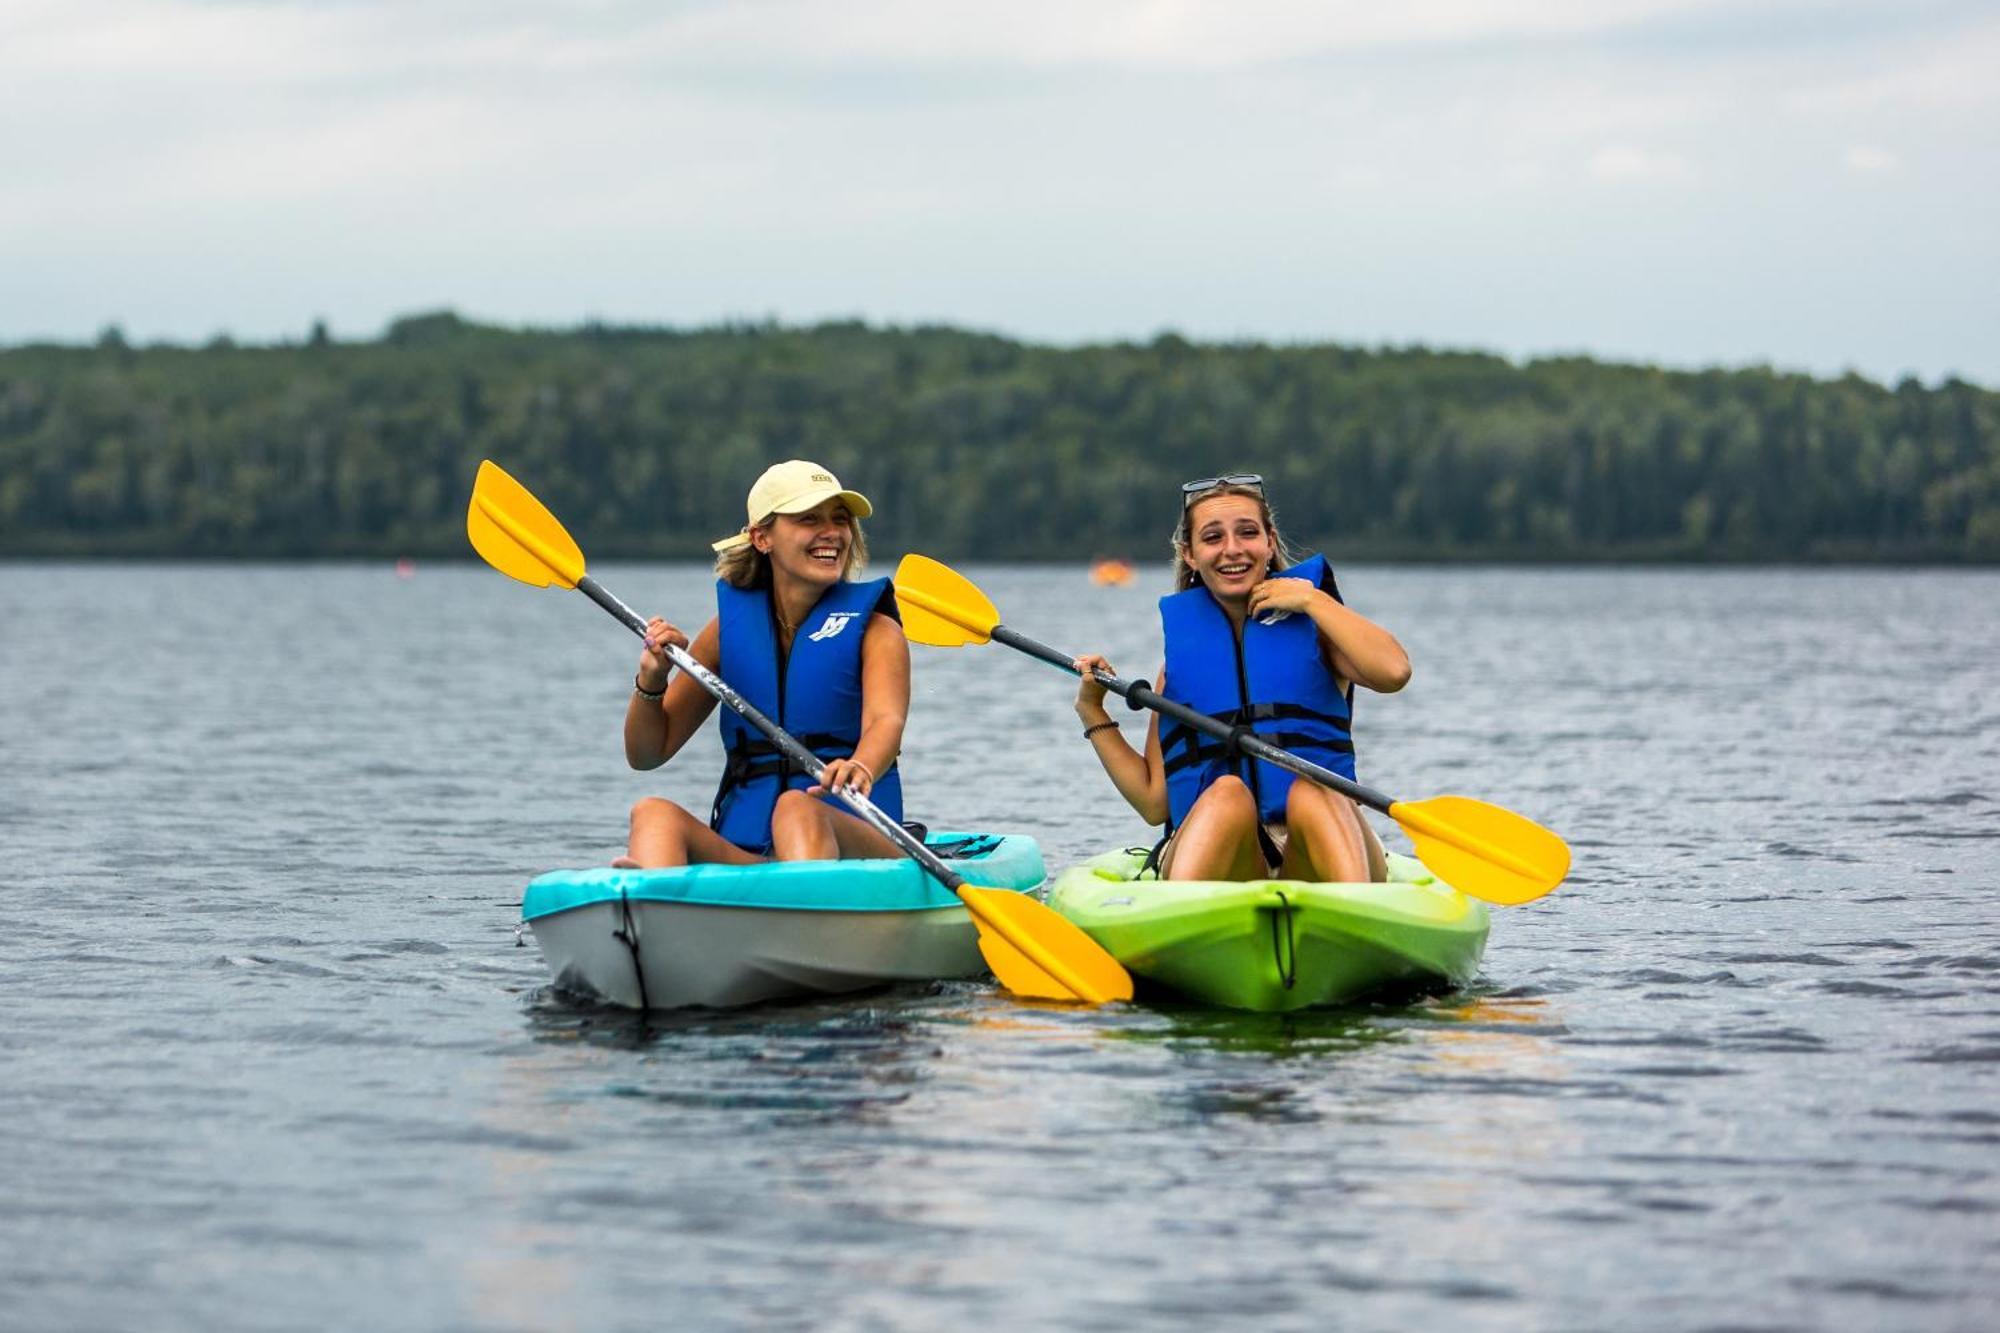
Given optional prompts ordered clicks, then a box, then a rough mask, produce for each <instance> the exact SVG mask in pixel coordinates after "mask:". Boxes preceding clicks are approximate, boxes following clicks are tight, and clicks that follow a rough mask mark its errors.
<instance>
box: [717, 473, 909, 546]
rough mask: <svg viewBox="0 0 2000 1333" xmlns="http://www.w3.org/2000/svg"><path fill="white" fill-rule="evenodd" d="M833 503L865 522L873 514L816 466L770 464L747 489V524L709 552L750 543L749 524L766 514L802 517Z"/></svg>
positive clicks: (858, 495) (865, 501)
mask: <svg viewBox="0 0 2000 1333" xmlns="http://www.w3.org/2000/svg"><path fill="white" fill-rule="evenodd" d="M835 499H838V500H844V501H846V502H847V508H848V509H849V511H851V512H852V513H853V515H854V516H855V517H856V518H867V517H868V516H869V515H870V514H872V513H874V512H875V507H874V506H873V505H871V504H869V503H868V497H867V496H865V495H863V494H862V493H861V492H860V491H850V490H846V489H844V488H843V487H842V486H841V484H840V478H838V477H836V476H834V475H833V473H831V472H829V471H827V470H826V469H825V468H823V467H821V466H820V465H819V464H818V463H808V462H806V460H804V459H803V458H788V459H786V460H785V461H784V462H782V463H773V464H771V466H769V467H767V468H765V469H764V475H763V476H761V477H759V478H757V482H756V484H755V485H754V486H752V487H751V488H750V500H749V503H748V505H747V506H746V507H747V508H748V510H749V521H748V522H746V523H745V524H744V525H743V530H742V531H741V532H738V533H735V534H733V535H731V536H728V537H724V538H723V539H722V540H721V541H719V542H711V543H710V548H711V549H713V550H717V551H727V550H730V549H731V548H732V547H737V546H742V545H744V544H745V543H746V542H748V541H749V540H750V524H751V523H755V522H756V521H757V520H758V519H760V518H762V517H764V515H766V514H803V513H804V512H805V511H806V510H808V509H811V508H812V507H813V506H815V505H817V504H820V503H822V502H824V501H827V500H835Z"/></svg>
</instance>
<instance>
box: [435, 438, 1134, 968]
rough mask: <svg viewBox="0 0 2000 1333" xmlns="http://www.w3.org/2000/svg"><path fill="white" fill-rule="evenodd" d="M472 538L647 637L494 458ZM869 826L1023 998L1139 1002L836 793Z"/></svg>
mask: <svg viewBox="0 0 2000 1333" xmlns="http://www.w3.org/2000/svg"><path fill="white" fill-rule="evenodd" d="M465 535H466V536H467V537H469V538H471V539H472V548H473V549H474V550H475V551H478V552H479V554H480V556H481V557H482V558H483V559H484V560H485V561H486V563H487V564H489V565H491V566H493V568H495V569H497V570H499V571H500V572H501V573H502V574H505V575H507V576H508V577H509V578H514V579H519V580H520V581H521V582H523V583H527V584H531V585H533V586H534V587H537V588H546V587H548V586H550V585H551V584H558V585H560V586H562V587H565V588H574V589H576V590H577V591H578V592H580V593H583V594H584V595H585V596H586V597H588V598H590V600H591V601H593V602H596V603H597V604H598V605H599V606H601V607H603V608H604V609H605V610H606V611H609V612H610V613H611V614H612V615H614V616H616V617H617V618H618V619H619V620H621V621H623V622H624V624H625V627H626V628H627V629H630V630H631V631H632V632H633V633H634V634H637V635H638V636H639V637H641V638H644V637H645V635H646V622H645V621H644V620H642V619H641V618H640V617H639V614H638V613H637V612H635V611H634V610H632V608H631V607H629V606H627V605H625V603H623V602H621V601H619V600H618V599H617V598H616V597H614V596H612V595H611V594H610V593H609V592H606V591H605V590H604V588H603V587H601V586H600V585H599V584H598V583H597V581H596V580H595V579H593V578H591V577H590V575H588V574H586V573H585V572H584V568H583V552H582V550H580V549H579V548H578V547H577V544H576V542H575V540H574V539H572V538H571V537H570V535H569V533H568V532H567V531H565V530H564V529H563V525H562V524H561V523H559V522H557V521H556V517H555V515H554V514H551V513H550V512H549V511H548V508H547V507H546V506H545V505H543V504H542V502H541V501H540V500H537V499H536V498H535V497H534V496H533V495H532V494H530V493H529V491H528V489H527V488H526V487H525V486H523V485H521V483H520V482H518V481H515V480H514V479H513V478H512V477H510V476H508V475H507V474H506V472H504V471H502V470H501V469H500V467H499V466H498V465H496V464H495V463H493V462H491V461H487V462H484V463H481V464H480V465H479V476H478V478H477V479H476V480H475V481H474V482H473V484H472V503H471V505H470V506H469V507H468V508H467V510H466V514H465ZM667 656H668V657H669V658H670V659H671V660H672V662H673V664H674V665H675V666H677V667H679V668H680V669H681V670H682V671H685V672H686V673H687V674H688V675H690V676H692V677H694V679H695V680H696V681H697V682H699V683H700V685H701V687H702V688H703V689H705V690H707V691H708V692H709V693H710V694H712V695H714V696H715V697H716V698H717V699H720V700H721V701H722V702H723V703H725V704H727V705H728V706H729V707H731V708H733V709H735V710H736V711H737V712H738V713H741V714H742V715H743V718H744V720H745V721H747V722H749V723H750V725H751V726H753V727H755V728H757V730H759V731H761V732H763V733H764V735H765V736H767V737H769V738H770V740H771V743H772V744H773V745H776V746H777V747H778V748H779V749H780V750H782V751H784V753H785V754H786V755H787V756H788V757H789V758H790V759H791V760H792V761H793V762H794V763H797V764H799V765H800V766H802V767H803V768H805V770H806V771H807V772H809V773H811V774H812V775H813V776H814V777H819V776H820V774H821V773H822V772H823V771H824V769H825V764H824V763H822V762H821V760H820V758H819V756H818V755H816V754H814V753H813V752H812V751H811V750H808V749H806V748H805V747H804V746H803V745H801V744H799V743H798V741H797V740H795V739H793V737H792V736H791V735H790V734H789V733H788V732H786V731H785V730H784V729H783V728H782V727H780V726H778V724H777V723H775V722H773V721H771V719H770V718H768V717H766V716H764V714H763V713H762V712H760V711H758V709H757V708H756V707H755V706H754V705H752V704H751V703H750V701H749V700H748V699H745V698H744V697H743V696H742V695H740V694H738V693H737V692H736V691H735V690H734V689H732V688H731V687H730V686H729V684H728V683H727V682H725V681H724V680H723V679H722V678H721V677H719V676H717V675H716V674H715V673H714V672H712V671H710V670H709V669H708V668H707V667H705V666H703V665H702V664H701V663H700V662H698V661H696V660H695V658H694V657H693V656H691V655H690V654H689V653H688V652H687V651H686V650H684V649H682V648H679V647H675V646H672V645H669V647H668V649H667ZM835 795H837V796H839V797H840V799H841V800H842V801H843V802H845V803H846V804H847V805H848V807H849V808H851V809H852V810H853V811H854V813H855V814H857V815H859V816H860V817H861V818H862V819H864V820H866V821H867V823H868V824H869V826H870V827H872V828H873V829H875V831H876V832H878V833H880V834H881V835H882V836H883V837H885V838H887V839H889V841H891V842H893V843H895V844H896V846H897V848H898V849H900V850H901V851H902V853H903V854H904V855H905V856H908V857H911V858H912V859H914V860H915V861H916V862H917V863H918V864H919V865H921V866H923V868H924V869H925V870H927V871H928V872H930V874H931V875H933V876H934V877H936V879H937V880H938V881H939V882H940V883H942V884H943V885H944V886H945V887H946V888H948V889H950V890H951V891H952V892H953V893H955V894H957V895H958V896H959V899H960V901H962V902H963V903H964V904H965V906H966V909H967V910H968V911H969V912H971V914H972V919H973V921H974V922H975V923H977V925H978V927H979V951H980V953H981V954H983V955H984V956H985V958H986V962H987V965H988V966H990V967H991V968H992V969H993V975H994V976H995V977H998V978H999V980H1000V984H1001V985H1003V986H1005V987H1006V988H1007V989H1008V990H1010V991H1012V992H1014V993H1015V994H1016V995H1024V996H1028V997H1031V998H1034V999H1043V1000H1069V1001H1076V1000H1081V1001H1083V1002H1085V1003H1087V1004H1103V1003H1105V1002H1106V1001H1109V1000H1129V999H1131V998H1132V977H1131V975H1130V974H1129V973H1127V972H1126V971H1125V969H1124V968H1123V967H1120V966H1119V965H1118V960H1117V959H1115V958H1113V957H1112V956H1111V955H1110V954H1108V953H1106V952H1105V951H1104V949H1103V947H1102V946H1100V945H1099V944H1098V943H1097V942H1096V941H1095V940H1093V939H1091V938H1090V936H1088V935H1086V934H1084V933H1083V931H1082V930H1080V929H1078V928H1077V927H1076V926H1075V925H1073V924H1071V923H1070V922H1069V921H1068V920H1066V919H1065V918H1063V917H1061V916H1058V915H1057V914H1056V913H1055V912H1053V911H1051V910H1050V909H1049V908H1047V907H1045V906H1043V905H1042V904H1041V903H1039V902H1036V901H1035V900H1034V899H1033V898H1030V897H1028V896H1027V895H1026V894H1023V893H1014V892H1011V891H1009V890H1005V889H988V888H981V887H979V886H978V885H974V884H968V883H966V882H965V880H964V879H963V878H962V877H961V876H959V875H958V874H957V873H955V872H954V871H953V870H952V869H951V867H949V866H947V865H946V864H945V863H944V862H943V861H941V860H939V859H938V856H937V854H936V853H935V852H933V851H931V849H930V848H928V847H926V846H924V844H923V843H922V842H921V841H920V840H918V839H917V838H915V837H914V836H912V835H911V833H910V831H909V830H908V829H906V828H904V827H903V826H902V825H901V824H898V823H897V822H896V821H895V820H893V819H891V818H889V817H888V816H887V815H885V814H883V813H882V811H881V810H880V809H879V808H878V807H877V806H876V805H875V803H874V802H873V801H871V800H869V799H868V798H867V797H866V796H863V795H862V794H861V793H860V792H858V791H855V790H853V789H851V788H850V789H847V790H844V791H839V792H836V793H835Z"/></svg>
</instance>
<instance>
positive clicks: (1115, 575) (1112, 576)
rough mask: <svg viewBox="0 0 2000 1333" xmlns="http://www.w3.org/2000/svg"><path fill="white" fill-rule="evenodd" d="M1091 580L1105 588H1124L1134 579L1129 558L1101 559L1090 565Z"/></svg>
mask: <svg viewBox="0 0 2000 1333" xmlns="http://www.w3.org/2000/svg"><path fill="white" fill-rule="evenodd" d="M1090 581H1091V582H1092V583H1095V584H1097V585H1098V586H1099V587H1103V588H1122V587H1124V586H1125V585H1126V584H1128V583H1130V582H1131V581H1132V564H1131V562H1130V561H1129V560H1099V561H1097V562H1096V563H1095V564H1093V565H1091V567H1090Z"/></svg>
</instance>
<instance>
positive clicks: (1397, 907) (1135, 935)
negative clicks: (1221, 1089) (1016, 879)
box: [1048, 851, 1491, 1013]
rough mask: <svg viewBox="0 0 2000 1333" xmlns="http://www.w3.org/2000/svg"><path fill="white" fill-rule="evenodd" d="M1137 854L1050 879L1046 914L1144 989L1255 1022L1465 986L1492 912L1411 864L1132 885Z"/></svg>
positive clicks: (1110, 856) (1107, 858)
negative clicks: (1369, 878) (1383, 875)
mask: <svg viewBox="0 0 2000 1333" xmlns="http://www.w3.org/2000/svg"><path fill="white" fill-rule="evenodd" d="M1144 860H1145V856H1144V853H1143V852H1138V851H1122V852H1108V853H1106V854H1104V855H1102V856H1098V857H1094V858H1092V859H1091V860H1089V861H1086V862H1085V863H1083V864H1082V865H1079V866H1074V867H1072V868H1070V869H1068V870H1065V871H1064V872H1063V873H1062V874H1060V875H1058V876H1057V877H1056V879H1055V881H1054V883H1053V884H1052V885H1051V886H1050V889H1049V899H1048V901H1049V906H1050V907H1052V908H1054V909H1055V910H1056V911H1057V912H1059V913H1061V914H1062V915H1063V916H1065V917H1068V918H1069V919H1070V920H1071V921H1073V922H1075V923H1076V924H1077V925H1078V926H1080V927H1081V928H1082V929H1083V931H1084V932H1085V933H1086V934H1088V935H1089V936H1090V937H1091V938H1092V939H1094V940H1096V941H1097V942H1098V943H1099V944H1100V945H1102V946H1104V948H1105V950H1106V951H1107V952H1109V953H1110V954H1111V955H1112V956H1113V957H1115V958H1117V959H1118V961H1119V962H1121V963H1123V964H1124V965H1125V967H1126V968H1127V970H1129V971H1130V972H1131V973H1132V974H1133V976H1134V977H1135V978H1137V979H1138V980H1139V981H1140V982H1141V985H1142V988H1143V989H1145V990H1150V991H1153V992H1154V993H1159V992H1162V991H1164V992H1167V993H1170V994H1174V995H1178V996H1180V997H1183V998H1187V999H1193V1000H1197V1001H1200V1002H1201V1003H1204V1004H1212V1005H1220V1006H1224V1007H1227V1008H1231V1009H1248V1010H1254V1011H1257V1012H1260V1013H1282V1012H1287V1011H1290V1010H1295V1009H1306V1008H1311V1007H1313V1006H1316V1005H1333V1004H1346V1003H1351V1002H1353V1001H1356V1000H1361V999H1366V998H1368V997H1369V996H1371V995H1378V994H1381V993H1384V992H1392V991H1404V990H1440V989H1448V988H1450V987H1454V986H1462V985H1464V984H1465V983H1466V982H1468V981H1470V980H1471V979H1472V978H1473V976H1474V975H1475V974H1476V973H1477V972H1478V970H1479V960H1480V958H1481V957H1482V956H1483V954H1484V953H1485V949H1486V936H1487V931H1488V928H1489V925H1490V921H1491V914H1490V912H1489V911H1488V910H1487V907H1486V905H1485V904H1484V903H1482V902H1479V901H1477V900H1475V899H1472V898H1468V897H1466V896H1465V895H1464V894H1462V893H1460V892H1459V891H1458V890H1457V889H1454V888H1452V887H1451V886H1450V885H1448V884H1446V883H1444V882H1443V881H1442V880H1439V879H1438V878H1436V877H1435V876H1434V875H1432V874H1431V873H1430V872H1429V871H1427V870H1425V869H1424V867H1423V865H1422V864H1421V863H1419V862H1417V861H1415V860H1412V859H1411V858H1409V857H1405V856H1397V855H1394V854H1391V855H1390V857H1389V880H1388V882H1387V883H1382V884H1307V883H1301V882H1298V881H1295V880H1255V881H1250V882H1246V883H1230V882H1182V881H1166V882H1162V881H1158V880H1154V879H1151V878H1148V879H1145V880H1139V879H1138V878H1137V875H1138V872H1139V867H1140V865H1141V864H1143V862H1144Z"/></svg>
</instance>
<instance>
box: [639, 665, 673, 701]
mask: <svg viewBox="0 0 2000 1333" xmlns="http://www.w3.org/2000/svg"><path fill="white" fill-rule="evenodd" d="M632 693H634V694H636V695H638V696H639V697H640V698H641V699H645V700H649V701H650V702H652V703H658V702H659V701H660V700H661V699H663V698H665V697H666V694H667V687H666V686H664V685H662V686H660V688H659V689H657V690H649V689H647V688H646V687H645V686H644V685H641V684H640V683H639V673H638V672H636V671H634V672H633V673H632Z"/></svg>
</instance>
